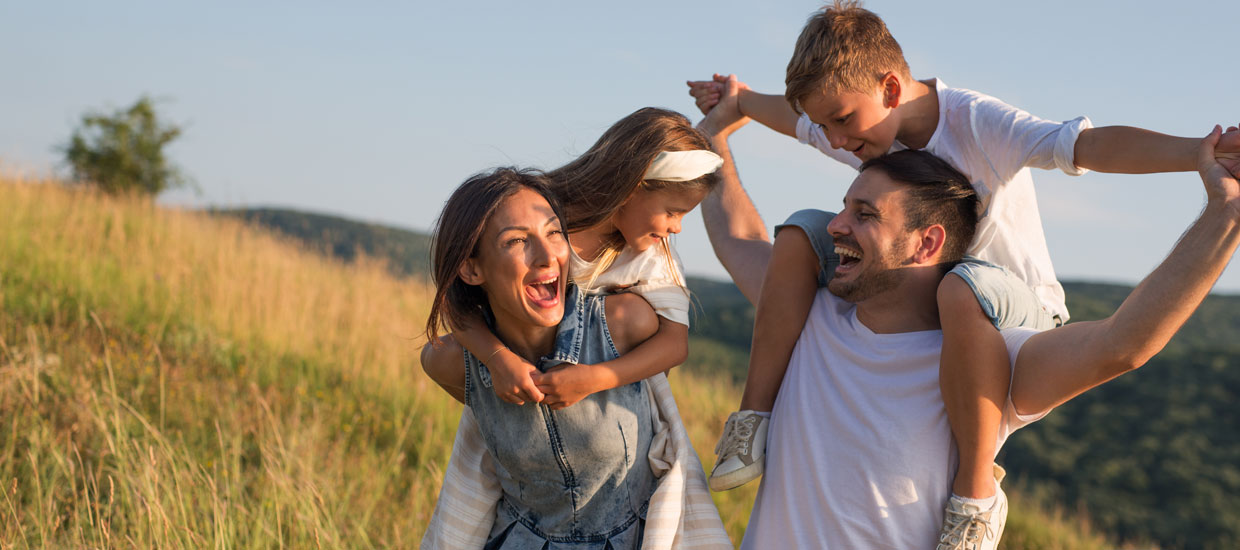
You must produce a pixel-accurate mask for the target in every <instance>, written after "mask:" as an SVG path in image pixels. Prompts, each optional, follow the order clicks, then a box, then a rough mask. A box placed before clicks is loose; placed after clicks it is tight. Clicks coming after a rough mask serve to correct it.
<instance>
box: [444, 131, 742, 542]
mask: <svg viewBox="0 0 1240 550" xmlns="http://www.w3.org/2000/svg"><path fill="white" fill-rule="evenodd" d="M721 163H722V159H720V158H719V157H718V156H717V155H715V154H714V153H712V152H710V151H709V148H708V144H707V142H706V140H705V138H704V137H703V136H702V135H701V134H700V133H699V132H698V131H697V130H696V129H694V128H693V127H692V126H691V125H690V124H689V121H688V120H687V119H685V118H684V117H683V116H681V115H679V114H677V113H674V112H671V111H666V110H662V109H652V108H647V109H641V110H639V111H637V112H635V113H633V114H631V115H629V116H628V117H625V118H624V119H622V120H620V121H619V122H617V123H616V124H615V125H613V126H612V127H611V128H610V129H608V130H607V132H605V133H604V134H603V136H602V137H601V138H600V139H599V140H598V142H597V143H595V144H594V146H592V147H591V148H590V150H589V151H587V152H586V153H585V154H584V155H582V156H581V157H580V158H578V159H577V160H575V161H573V162H570V163H569V164H567V165H565V166H564V167H561V168H559V169H557V170H554V171H552V172H550V173H549V174H547V176H548V179H549V181H550V184H551V187H552V188H553V190H554V192H555V194H556V196H557V197H558V198H560V199H561V200H562V201H563V202H564V203H565V208H564V217H563V220H564V226H565V228H566V229H567V230H568V232H569V233H570V235H571V239H570V240H569V242H571V249H570V251H569V259H568V262H569V270H570V271H571V273H572V276H573V279H574V280H575V281H576V282H577V284H578V285H580V291H583V292H588V293H591V294H600V293H611V292H616V291H621V290H623V291H627V292H628V293H631V294H636V295H638V296H640V297H641V298H644V299H645V301H646V302H649V304H650V306H651V307H653V308H654V310H655V311H656V312H657V313H658V317H657V331H656V332H655V334H654V335H653V336H651V337H650V338H649V339H648V340H646V341H645V342H643V343H640V345H637V346H636V347H635V348H633V349H631V350H629V351H626V353H625V354H624V355H622V356H618V357H617V356H616V355H615V353H614V351H616V350H613V353H612V354H610V355H608V354H600V353H581V354H579V355H574V356H573V357H572V358H571V360H569V361H564V362H560V363H559V364H558V365H556V364H548V362H547V361H540V362H539V365H540V366H542V367H543V368H544V369H546V370H545V372H544V371H542V370H540V369H539V368H538V367H535V366H534V365H533V364H532V362H531V361H530V360H529V359H530V358H531V357H532V355H531V354H530V353H529V352H528V350H526V352H525V353H518V352H520V351H521V350H519V349H512V348H513V347H514V342H513V341H512V339H511V338H507V337H505V338H501V337H500V336H497V334H496V332H493V331H492V330H490V329H488V327H487V326H486V323H484V322H482V319H481V317H482V316H480V315H472V316H461V315H457V316H450V317H448V318H447V320H449V321H451V322H450V325H451V327H452V328H453V329H454V330H455V332H454V333H453V335H451V336H450V337H446V338H445V339H444V341H446V342H447V343H448V345H443V346H438V347H436V346H431V345H429V344H428V346H427V347H426V348H424V350H423V357H422V363H423V367H424V368H425V369H426V371H427V373H428V374H429V375H430V376H431V377H432V378H433V379H434V380H435V381H436V382H437V383H439V384H440V385H441V386H443V387H444V389H446V390H447V391H448V392H449V393H451V394H452V395H453V396H454V397H456V398H457V399H458V400H460V401H462V402H466V397H467V395H471V394H470V393H469V391H471V390H472V395H474V396H475V400H477V401H486V400H483V399H481V398H478V397H477V396H478V392H480V391H481V392H486V393H489V394H490V399H491V400H495V401H499V400H503V401H506V402H507V403H504V405H505V406H504V407H495V406H490V407H484V408H483V409H482V410H477V411H476V410H474V409H475V407H474V406H473V405H472V404H470V403H467V404H469V405H470V406H469V407H467V408H466V410H465V412H464V413H463V414H462V418H461V424H460V427H459V428H458V431H457V437H456V442H455V444H454V446H453V455H452V458H451V460H450V461H449V464H448V468H447V471H446V472H445V482H444V486H443V488H442V490H441V492H440V496H439V501H438V504H437V506H436V511H435V515H434V517H432V520H431V524H430V525H429V526H428V529H427V533H426V536H425V538H424V539H423V544H422V547H423V549H438V548H479V547H482V546H483V545H484V544H485V545H486V547H488V548H491V547H497V548H498V547H508V545H507V542H506V541H508V540H509V538H511V537H515V538H513V540H514V541H516V542H514V543H513V544H515V545H516V546H513V547H520V546H521V545H523V544H534V545H537V541H536V540H526V539H528V538H529V537H530V536H532V535H531V534H532V533H533V534H534V535H536V534H537V533H539V532H545V531H543V530H542V529H541V527H540V528H539V529H535V530H533V531H531V530H530V524H531V523H538V522H545V521H546V518H547V517H548V515H550V516H556V513H555V512H551V513H547V512H544V513H531V514H529V515H522V514H520V513H519V512H514V506H513V505H512V501H513V500H514V497H513V495H512V493H513V491H510V490H506V489H509V487H508V486H507V485H505V479H510V476H513V475H516V476H522V475H526V474H530V475H533V474H535V472H521V471H516V472H514V471H513V468H511V467H509V466H510V465H506V464H505V463H504V461H505V460H509V459H510V458H511V457H508V456H505V451H503V450H500V451H499V452H497V450H496V448H495V445H494V444H495V441H494V440H503V439H505V438H502V437H498V438H497V437H495V436H494V435H492V437H491V438H490V439H489V440H487V439H488V438H486V437H484V435H485V434H487V433H491V434H494V433H495V423H496V422H497V421H500V422H503V421H504V420H503V419H504V418H507V416H508V415H510V414H511V415H517V416H522V415H525V416H528V415H534V416H541V417H542V418H544V419H547V421H548V422H551V421H552V420H553V419H557V418H559V417H558V416H557V415H569V416H568V417H567V418H575V417H578V416H581V415H588V414H590V412H591V411H596V410H598V407H597V406H596V405H595V404H594V402H595V401H598V400H600V399H601V400H610V399H612V397H610V396H612V395H613V394H614V391H613V389H615V388H631V387H634V384H637V385H639V386H640V387H645V388H648V390H647V391H648V395H649V397H650V401H651V403H650V405H651V406H650V407H648V409H649V410H650V416H651V418H652V422H653V425H654V428H653V432H654V435H653V438H652V439H651V440H649V441H647V440H646V439H645V438H644V437H640V436H641V435H642V434H633V435H638V436H639V437H638V439H637V440H636V441H634V442H630V441H628V440H627V438H626V439H625V445H624V447H625V449H626V451H625V456H626V457H628V458H629V459H630V460H636V461H637V463H638V464H639V465H646V464H648V465H649V470H650V471H651V472H653V474H654V476H655V478H657V482H656V486H655V487H654V488H653V492H648V493H646V495H641V496H633V498H637V499H639V504H640V505H639V506H638V508H637V510H638V512H639V517H640V518H641V525H642V529H641V530H640V531H639V532H640V533H641V536H640V538H639V539H637V541H638V542H637V544H639V545H640V546H641V547H643V548H651V549H664V548H666V549H671V548H712V549H713V548H720V549H722V548H731V547H732V546H731V541H730V540H729V539H728V537H727V534H726V533H725V532H724V530H723V527H722V523H721V522H720V520H719V516H718V511H717V510H716V509H715V508H714V505H713V503H712V502H711V500H710V496H709V493H708V492H707V491H706V480H705V474H704V472H703V471H702V467H701V463H700V462H699V461H698V459H697V456H696V454H695V453H694V452H693V449H692V446H691V444H690V442H689V440H688V436H687V434H686V432H685V429H684V426H683V425H682V424H681V422H680V417H679V412H678V411H677V409H676V405H675V401H674V400H673V399H672V396H671V391H670V387H668V385H667V379H666V377H664V376H662V375H661V373H662V372H664V371H666V370H667V369H669V368H671V367H672V366H675V365H676V364H679V363H680V362H682V361H683V360H684V357H685V355H686V354H687V330H688V306H689V302H688V293H687V291H686V290H685V289H684V285H683V279H682V277H681V275H680V271H679V265H678V261H677V259H676V257H675V255H674V253H673V252H672V250H671V248H670V246H668V244H667V241H666V238H667V236H668V235H669V234H672V233H678V232H679V231H680V221H681V218H682V217H683V216H684V214H685V213H687V212H688V211H690V210H692V209H693V208H694V207H695V206H696V205H697V204H698V203H699V202H700V201H701V200H702V198H703V197H704V196H705V195H706V193H707V192H709V190H710V188H711V187H712V186H713V185H714V184H715V181H716V180H715V177H714V175H713V172H714V171H715V170H716V169H717V168H718V166H719V165H720V164H721ZM444 216H445V218H446V217H448V216H449V214H448V211H447V210H445V213H444ZM442 219H443V218H441V227H440V230H441V231H442V230H443V225H442V224H443V221H442ZM437 242H438V241H437ZM438 279H439V277H437V282H438ZM540 281H541V279H536V280H535V283H539V282H540ZM522 289H523V292H525V293H526V294H525V295H526V296H527V297H528V298H529V299H530V300H532V301H533V302H535V303H538V302H541V301H548V300H553V298H554V296H553V295H552V294H551V292H550V289H549V285H547V284H543V283H539V284H530V285H525V286H523V287H522ZM634 298H635V296H634ZM639 301H640V300H639ZM596 309H597V308H596ZM596 309H595V310H596ZM434 315H435V313H434V311H432V321H434ZM612 317H613V316H612V314H611V308H610V306H609V307H608V315H607V324H608V325H612V326H613V330H612V333H613V334H612V335H613V336H614V335H615V334H614V333H615V330H614V324H615V323H622V322H624V321H625V319H613V318H612ZM570 323H573V321H571V320H570V315H569V314H568V312H566V315H565V317H564V323H563V324H561V326H560V331H561V338H563V334H564V333H565V332H566V331H568V330H569V329H567V328H566V327H568V326H569V324H570ZM595 324H596V325H597V323H595ZM575 332H577V333H578V334H580V333H582V331H575ZM596 332H597V331H589V330H587V331H584V334H585V337H584V338H580V337H578V338H577V341H578V346H585V347H589V346H590V343H591V341H592V340H591V339H590V338H591V336H590V335H591V334H594V335H596V336H597V334H596ZM499 334H500V335H503V334H504V333H503V332H502V331H499ZM596 339H597V338H596ZM569 340H570V341H571V338H569ZM434 341H435V340H433V339H432V342H434ZM457 344H460V345H461V346H463V347H464V348H465V349H466V350H468V351H469V353H468V354H464V352H461V351H459V350H460V347H458V346H457ZM566 349H569V350H575V349H577V347H576V346H574V345H572V344H571V342H570V343H569V344H566ZM474 351H477V353H474ZM561 351H562V350H561V349H559V344H558V343H557V349H556V352H555V355H556V356H561V359H563V358H564V356H563V354H562V353H561ZM463 355H464V356H465V357H471V358H473V360H474V363H473V369H474V371H476V372H485V373H486V375H485V378H486V380H485V383H482V384H481V386H483V387H485V386H486V385H487V383H489V384H490V386H491V388H493V390H494V391H493V393H492V392H490V391H488V390H485V389H484V388H480V387H478V384H474V385H470V384H468V383H466V382H465V380H475V379H477V380H480V381H481V380H482V378H483V375H474V374H470V375H469V376H468V377H466V376H465V375H464V374H466V373H462V368H461V365H462V359H461V357H462V356H463ZM544 359H545V358H544ZM552 363H555V362H554V361H553V362H552ZM470 365H471V363H469V362H468V361H466V369H465V370H467V371H468V370H469V368H470ZM501 365H503V366H501ZM503 370H506V371H507V374H504V373H502V372H501V371H503ZM504 377H507V378H504ZM504 380H506V381H504ZM583 399H584V400H586V401H588V402H589V403H590V404H589V405H587V404H584V403H583V404H581V405H578V406H575V407H572V408H568V409H566V407H569V406H570V405H573V404H575V403H577V402H578V401H582V400H583ZM529 401H538V402H539V403H540V405H539V406H536V407H532V406H531V405H525V406H521V405H523V404H525V403H527V402H529ZM630 405H632V403H630ZM475 419H477V420H475ZM586 425H587V426H593V427H597V428H598V429H599V430H604V429H605V426H609V425H611V423H610V422H607V421H602V422H599V421H593V422H588V423H586ZM639 425H641V422H639ZM509 431H510V432H512V433H519V434H521V435H522V437H525V438H529V439H531V441H529V442H528V443H531V444H532V443H535V442H538V441H541V440H542V439H543V438H545V437H550V435H549V433H548V432H547V431H546V430H543V431H542V432H539V431H538V430H522V429H520V428H516V429H511V430H509ZM591 436H593V437H594V438H597V437H598V436H599V434H597V433H593V432H586V433H585V434H578V438H576V439H574V438H568V439H563V441H565V442H574V443H579V441H577V439H580V438H581V437H585V438H589V437H591ZM552 439H554V440H556V441H560V440H561V438H560V437H559V435H557V437H555V438H552ZM484 440H486V441H484ZM647 445H648V447H649V452H646V450H645V449H646V448H647ZM630 446H631V447H630ZM539 463H541V462H539V461H533V462H527V463H526V464H530V465H534V464H539ZM608 463H609V462H608V461H607V460H597V459H591V460H589V461H586V462H579V463H578V468H580V467H582V464H585V465H588V466H586V468H587V469H588V470H589V472H586V473H582V474H578V473H574V474H573V477H576V476H578V475H585V476H587V477H597V476H598V475H600V471H598V470H599V468H601V465H603V464H608ZM630 466H632V464H630ZM518 469H520V468H518ZM636 469H637V470H638V471H639V472H640V471H641V470H642V467H641V466H638V467H637V468H636ZM573 471H574V472H576V470H573ZM639 477H640V476H639ZM521 483H526V482H520V483H518V485H519V486H527V487H528V486H530V485H521ZM630 491H631V488H630ZM571 492H572V493H573V494H574V495H576V496H578V497H580V496H582V495H580V494H578V493H579V492H580V491H579V490H574V491H571ZM522 494H524V493H522ZM630 495H634V493H632V492H630ZM607 498H608V497H606V496H603V497H601V498H589V499H586V500H589V501H595V500H600V501H605V500H607ZM556 501H557V502H558V503H559V506H569V505H571V506H572V507H573V513H574V514H585V515H587V516H591V517H588V518H586V519H585V520H583V521H585V522H587V523H589V524H591V525H594V524H595V523H597V522H598V520H599V519H600V518H597V517H593V516H592V515H591V514H590V513H589V511H586V510H578V509H577V505H578V504H579V503H581V502H585V500H583V499H580V498H573V499H566V498H563V496H562V495H561V497H560V498H559V499H558V500H556ZM553 507H554V506H553ZM557 509H558V508H557ZM621 512H623V511H621ZM616 514H617V513H614V512H613V513H607V515H608V517H609V518H612V516H616V517H620V516H617V515H616ZM620 515H623V513H620ZM648 518H649V522H648V523H647V519H648ZM612 519H614V518H612ZM540 525H542V524H541V523H540ZM632 528H633V527H632V525H628V526H627V527H625V528H624V529H621V530H620V531H617V532H614V533H611V534H609V535H608V536H607V537H604V538H598V537H593V538H591V537H586V538H591V541H592V542H591V543H590V544H592V545H593V546H592V547H594V546H598V545H599V543H600V542H602V541H604V540H605V542H606V543H608V544H611V545H612V546H615V547H619V546H616V545H621V546H622V545H624V544H632V543H633V539H632V538H631V536H630V535H631V531H630V530H631V529H632ZM574 532H580V529H576V528H575V530H574ZM609 533H610V532H609ZM569 538H572V537H569ZM552 539H554V540H553V544H552V547H556V548H558V547H560V546H573V541H572V540H568V539H566V538H563V537H560V538H556V537H552ZM596 539H597V540H596ZM549 540H551V539H549ZM577 542H582V541H577Z"/></svg>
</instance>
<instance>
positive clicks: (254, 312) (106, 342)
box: [0, 177, 1100, 549]
mask: <svg viewBox="0 0 1240 550" xmlns="http://www.w3.org/2000/svg"><path fill="white" fill-rule="evenodd" d="M0 205H3V213H2V215H0V428H2V430H0V494H2V495H3V496H2V497H0V549H9V548H23V549H24V548H86V547H89V548H154V547H158V548H205V547H217V548H411V547H416V546H417V544H418V541H419V540H420V539H421V536H422V533H423V531H424V529H425V524H426V522H427V520H428V519H429V518H430V515H431V512H432V508H433V506H434V503H435V497H436V495H437V494H438V491H439V486H440V484H441V480H442V472H443V466H444V464H446V462H447V457H448V454H449V453H450V451H451V442H452V437H453V433H454V431H455V428H456V421H457V419H458V418H459V413H460V405H458V404H456V403H455V402H453V401H451V400H450V399H449V398H448V397H447V396H446V395H445V394H444V393H443V392H441V391H439V390H438V389H437V388H436V387H434V386H433V385H432V384H431V383H430V382H429V381H428V380H427V379H426V378H425V376H423V375H422V373H421V369H420V368H419V366H418V364H417V357H416V355H417V353H416V352H417V349H418V347H419V346H420V344H421V340H420V337H419V331H420V328H421V325H422V323H423V322H424V320H425V316H426V310H427V301H428V289H427V288H425V286H424V285H422V284H421V283H418V282H415V281H410V280H402V279H398V278H395V277H393V276H391V275H390V274H389V273H388V271H387V270H386V269H384V266H383V265H382V264H380V263H378V262H375V261H367V260H362V261H360V262H358V263H356V264H351V265H343V264H340V263H338V262H335V261H332V260H329V259H326V258H324V257H322V256H320V255H318V254H314V253H310V252H305V251H302V250H300V249H299V248H298V247H297V246H295V245H294V243H291V242H287V241H285V240H282V239H280V238H276V237H274V236H272V235H270V234H267V233H265V232H263V231H259V230H256V229H254V228H251V227H248V226H246V225H244V224H243V223H241V222H239V221H236V220H232V219H221V218H215V217H210V216H207V215H204V214H201V213H196V212H186V211H178V210H174V209H166V208H161V207H157V206H155V205H153V204H151V203H150V202H149V201H147V200H142V199H137V198H114V197H106V196H100V195H97V194H95V193H92V192H89V191H87V190H82V189H71V188H65V187H63V186H61V185H59V184H57V183H56V182H50V181H28V180H22V179H21V178H17V177H0ZM692 352H693V353H692V356H691V359H690V362H689V364H688V365H686V366H685V367H681V368H680V369H677V370H676V371H673V373H672V377H671V380H672V386H673V389H674V392H675V393H676V398H677V400H678V402H679V405H680V410H681V412H682V415H683V416H684V420H685V424H686V427H687V428H688V431H689V434H690V437H691V438H692V439H693V442H694V445H695V447H696V448H697V450H698V451H699V455H700V456H701V457H703V459H704V461H705V464H704V465H705V467H706V468H707V469H709V468H710V466H711V464H710V459H711V458H712V457H713V456H714V455H713V452H712V449H713V446H714V442H715V438H716V437H717V436H718V433H719V430H720V428H721V425H722V423H723V420H724V419H725V418H726V416H727V413H728V412H729V411H730V410H732V408H733V407H734V406H735V404H736V403H737V402H738V401H739V393H740V392H739V388H738V387H737V385H736V384H734V383H733V382H732V380H731V379H730V378H729V377H728V376H726V375H720V371H722V370H724V369H722V368H720V367H719V365H720V364H722V363H724V362H727V361H736V360H737V359H736V357H735V354H734V353H733V352H729V351H727V350H724V349H722V348H719V347H718V346H716V345H712V344H710V343H709V342H697V341H695V343H694V347H693V350H692ZM756 489H757V484H756V483H751V484H749V485H748V486H746V487H743V488H741V489H738V490H735V491H730V492H727V493H722V494H716V495H715V500H716V503H717V504H718V505H719V507H720V512H721V515H722V517H723V518H724V521H725V524H726V525H727V527H728V530H729V533H730V534H731V535H732V537H733V540H734V541H735V542H737V543H739V542H740V538H741V536H743V533H744V525H745V523H746V522H747V520H748V517H749V511H750V509H751V507H752V503H753V497H754V493H755V492H756ZM1025 523H1026V524H1028V525H1034V526H1039V525H1041V524H1043V523H1045V522H1041V521H1039V520H1037V519H1036V517H1035V518H1034V519H1033V520H1031V521H1026V522H1025ZM1013 534H1014V535H1015V536H1016V537H1019V536H1020V535H1019V533H1013ZM1039 537H1040V538H1039ZM1034 538H1038V540H1043V539H1045V540H1052V541H1053V544H1054V545H1047V546H1037V545H1031V546H1029V547H1030V548H1036V547H1045V548H1078V547H1079V548H1096V547H1099V546H1097V545H1093V544H1064V543H1062V542H1059V541H1061V540H1068V539H1064V538H1062V537H1060V538H1055V537H1054V536H1051V538H1049V539H1046V538H1045V537H1042V536H1041V535H1038V536H1037V537H1034ZM1013 540H1033V538H1028V537H1027V538H1025V539H1019V538H1016V539H1013ZM1091 540H1092V539H1091ZM1099 540H1100V539H1099Z"/></svg>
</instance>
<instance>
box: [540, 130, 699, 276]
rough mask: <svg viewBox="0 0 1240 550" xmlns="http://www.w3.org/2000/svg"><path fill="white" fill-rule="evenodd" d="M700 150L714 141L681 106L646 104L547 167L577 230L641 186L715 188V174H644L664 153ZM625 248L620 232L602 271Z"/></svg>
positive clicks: (569, 226) (608, 213)
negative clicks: (675, 177)
mask: <svg viewBox="0 0 1240 550" xmlns="http://www.w3.org/2000/svg"><path fill="white" fill-rule="evenodd" d="M699 149H703V150H707V151H710V150H711V148H710V140H708V139H707V138H706V136H705V135H704V134H702V133H701V132H700V131H698V130H697V128H694V127H693V125H692V124H691V123H690V122H689V119H687V118H685V117H684V115H681V114H680V113H677V112H675V111H669V110H667V109H659V108H657V107H646V108H643V109H638V110H637V111H635V112H633V113H632V114H630V115H629V116H626V117H624V118H622V119H620V120H619V121H618V122H616V123H615V124H613V125H611V128H608V129H607V131H606V132H603V135H602V136H601V137H599V138H598V141H597V142H595V143H594V145H593V146H591V147H590V149H589V150H588V151H586V152H585V154H583V155H581V156H580V157H577V159H576V160H573V161H572V162H569V163H568V164H565V165H564V166H561V167H559V168H556V169H555V170H551V171H549V172H547V178H548V179H549V180H550V183H551V190H552V192H554V193H555V196H556V197H557V198H559V199H560V204H562V205H564V214H565V216H566V217H565V222H564V223H565V230H566V231H567V232H569V233H572V232H575V231H580V230H582V229H588V228H591V227H594V226H596V225H598V224H600V223H603V222H605V221H607V220H608V219H610V218H611V217H612V215H613V214H615V212H616V210H619V209H620V207H621V206H622V205H624V202H625V201H626V200H628V198H629V197H630V196H631V195H632V194H633V192H634V191H637V190H638V189H647V190H656V189H673V190H675V189H685V190H701V189H706V190H710V189H713V188H714V186H715V184H716V183H717V182H718V181H719V179H718V177H717V176H716V175H715V174H713V173H711V174H705V175H703V176H701V177H698V178H696V179H692V180H689V181H658V180H643V179H642V176H644V175H645V174H646V170H647V169H649V168H650V163H651V162H653V161H654V158H655V157H656V156H658V154H659V153H661V152H663V151H693V150H699ZM662 246H663V248H664V251H665V253H666V254H667V255H668V262H669V264H670V263H671V251H670V249H668V248H667V245H666V242H665V243H663V245H662ZM623 247H624V241H623V239H621V238H620V237H619V235H616V236H615V238H613V239H612V240H611V242H610V243H609V244H608V245H607V246H606V248H605V249H604V251H603V255H602V256H601V259H602V261H601V262H599V268H598V269H597V270H596V271H603V270H606V268H607V266H608V264H610V261H609V260H610V259H614V258H615V255H616V254H617V253H618V252H619V251H620V249H621V248H623ZM595 275H597V273H596V274H595ZM673 275H674V274H673Z"/></svg>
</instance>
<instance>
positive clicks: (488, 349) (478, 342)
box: [449, 323, 543, 405]
mask: <svg viewBox="0 0 1240 550" xmlns="http://www.w3.org/2000/svg"><path fill="white" fill-rule="evenodd" d="M454 335H455V336H456V339H457V341H458V342H460V343H461V345H462V346H465V349H467V350H469V353H472V354H474V357H477V358H478V359H480V360H481V361H482V363H483V364H485V365H486V366H487V370H489V371H491V382H492V383H493V384H494V386H492V389H493V390H495V395H498V396H499V398H500V399H503V400H504V401H507V402H509V403H512V404H514V405H524V404H525V402H526V401H533V402H535V403H537V402H540V401H542V400H543V393H542V391H540V390H539V389H538V387H537V386H535V385H534V380H533V379H531V378H530V374H532V373H537V372H538V369H537V368H536V367H534V365H531V364H529V363H528V362H526V361H525V360H524V359H522V358H521V356H519V355H517V354H516V353H513V352H512V351H510V350H509V349H508V347H507V346H505V345H504V343H503V342H500V341H499V338H498V337H496V336H495V333H493V332H491V331H490V330H488V329H486V328H485V327H483V326H482V325H480V324H476V323H475V324H473V325H471V326H470V327H468V328H466V329H465V330H459V331H457V332H455V333H454ZM463 364H464V363H459V364H458V365H463ZM462 370H463V369H462ZM449 393H451V392H449Z"/></svg>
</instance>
